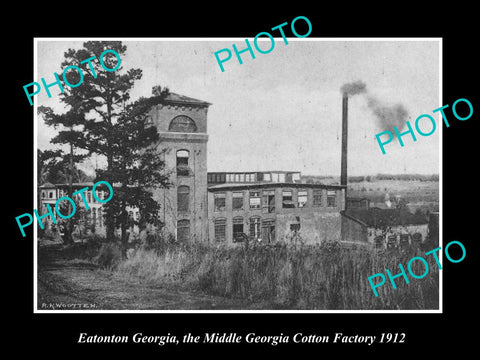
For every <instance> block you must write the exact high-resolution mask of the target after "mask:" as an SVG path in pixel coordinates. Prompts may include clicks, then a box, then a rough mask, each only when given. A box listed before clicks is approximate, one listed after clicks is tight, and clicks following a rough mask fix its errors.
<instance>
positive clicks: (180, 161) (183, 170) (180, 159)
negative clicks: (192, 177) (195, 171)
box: [177, 150, 190, 176]
mask: <svg viewBox="0 0 480 360" xmlns="http://www.w3.org/2000/svg"><path fill="white" fill-rule="evenodd" d="M188 157H189V152H188V150H178V151H177V176H188V175H189V172H190V169H189V167H188Z"/></svg>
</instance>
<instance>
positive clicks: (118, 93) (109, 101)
mask: <svg viewBox="0 0 480 360" xmlns="http://www.w3.org/2000/svg"><path fill="white" fill-rule="evenodd" d="M126 49H127V48H126V46H125V45H123V44H122V43H121V42H120V41H88V42H85V43H84V44H83V48H82V49H79V50H74V49H69V50H68V51H66V52H65V53H64V57H65V61H63V62H62V64H61V67H62V71H63V70H65V69H66V68H67V67H72V66H76V67H79V68H80V69H83V82H82V83H81V84H80V85H79V86H75V87H65V91H64V92H63V93H62V94H61V101H62V102H63V103H65V104H66V105H68V106H69V107H70V117H69V119H70V121H71V123H72V124H73V125H72V127H71V128H70V130H71V132H70V133H69V134H67V133H64V134H63V137H64V139H67V138H68V140H69V141H71V144H73V145H74V146H75V147H77V148H80V149H85V150H87V151H88V152H89V154H93V153H95V154H98V155H102V156H104V157H105V159H106V167H105V169H100V170H97V180H104V181H108V182H109V183H110V184H112V185H114V184H117V185H118V189H117V186H116V185H114V187H115V190H114V196H113V198H112V200H111V201H109V202H108V203H107V204H105V210H106V211H105V225H106V228H107V239H109V240H113V239H114V235H115V227H120V228H121V229H122V239H124V237H125V235H124V234H125V231H124V230H126V229H125V226H126V225H125V224H126V223H127V222H128V217H127V216H126V215H125V213H126V210H125V209H126V206H137V207H138V208H139V209H140V211H143V214H142V216H143V217H144V220H145V221H156V220H157V217H156V216H155V213H156V212H158V211H157V210H158V207H159V205H158V203H156V202H155V201H154V199H153V197H152V193H151V192H150V191H149V190H147V189H150V188H155V187H158V186H168V184H167V180H166V179H165V178H164V177H163V176H162V174H161V171H160V170H161V169H162V168H163V166H164V165H163V163H162V162H161V161H160V160H159V159H160V157H159V156H157V155H156V148H155V146H154V144H155V142H157V141H158V135H155V134H156V129H155V128H154V127H149V126H147V124H146V121H145V119H146V114H147V113H148V111H149V110H150V109H151V107H152V106H153V105H155V104H158V103H159V102H160V101H161V100H162V99H163V98H164V97H165V96H166V95H167V94H168V90H162V89H161V88H159V87H156V88H154V95H153V96H152V97H150V98H148V99H147V98H142V99H140V100H138V101H136V102H134V103H129V101H130V92H131V90H132V88H133V86H134V83H135V81H137V80H139V79H141V77H142V71H141V70H140V69H130V70H127V71H123V67H122V66H119V65H120V64H119V63H118V62H119V61H120V62H121V59H122V58H124V55H125V54H126ZM112 50H113V51H114V52H115V53H116V54H118V56H119V58H118V57H117V56H116V55H115V54H114V53H112ZM105 51H107V52H106V53H105V54H104V52H105ZM102 54H104V56H103V57H102V58H100V57H101V55H102ZM87 59H90V61H85V60H87ZM102 64H103V66H102ZM71 69H74V68H71ZM108 69H115V70H114V71H112V70H108ZM66 77H67V80H68V82H69V83H71V84H78V83H80V81H81V78H80V77H81V75H80V74H79V73H78V71H73V70H70V71H67V73H66ZM57 120H58V119H57ZM76 128H78V129H79V131H78V132H75V130H76ZM72 159H73V157H72Z"/></svg>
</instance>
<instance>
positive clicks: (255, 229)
mask: <svg viewBox="0 0 480 360" xmlns="http://www.w3.org/2000/svg"><path fill="white" fill-rule="evenodd" d="M250 237H251V238H253V239H258V238H260V217H258V216H254V217H251V218H250Z"/></svg>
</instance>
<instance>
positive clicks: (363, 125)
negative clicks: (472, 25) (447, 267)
mask: <svg viewBox="0 0 480 360" xmlns="http://www.w3.org/2000/svg"><path fill="white" fill-rule="evenodd" d="M441 46H442V42H441V39H438V38H437V39H435V38H433V39H428V38H427V39H382V38H379V39H371V38H369V39H328V40H325V39H318V38H311V39H310V38H291V39H288V40H287V41H284V40H283V39H282V38H281V37H280V38H271V39H270V38H269V37H267V36H264V38H262V39H261V38H258V39H257V38H256V39H255V40H254V41H250V42H249V41H246V40H244V39H238V38H232V39H228V40H222V41H219V40H209V39H201V40H199V39H155V40H151V39H135V40H131V39H126V40H116V39H115V40H110V39H105V40H91V39H85V40H82V41H79V40H76V39H72V40H68V39H62V38H60V39H53V40H52V39H36V60H37V76H38V77H39V76H44V77H45V80H46V83H47V84H48V83H49V82H51V79H52V80H53V79H55V78H54V75H53V73H55V72H56V73H58V74H62V76H63V79H64V81H65V85H64V86H63V92H61V89H60V88H59V86H58V84H57V85H50V87H49V88H48V90H49V91H48V92H47V91H41V92H40V93H39V94H38V95H36V100H37V104H36V105H37V106H36V108H37V112H36V115H37V123H36V126H37V151H38V157H37V198H38V201H39V206H38V209H39V210H38V212H39V215H40V217H43V218H42V226H37V228H36V230H37V244H36V246H37V248H36V250H37V261H38V266H37V300H36V306H37V310H38V311H50V310H60V311H64V310H69V311H85V310H88V311H100V310H119V311H120V310H164V311H169V310H192V311H193V310H212V311H222V310H250V311H268V310H273V311H307V310H308V311H315V310H317V311H328V310H335V311H340V310H392V311H402V310H429V311H432V310H439V309H440V305H441V304H440V297H439V287H440V281H439V275H440V268H439V267H438V266H437V265H436V264H435V257H434V256H425V255H424V257H425V261H423V260H417V261H416V262H414V263H412V264H411V267H410V263H409V268H408V272H406V275H405V276H404V277H400V278H398V277H397V279H396V280H395V279H394V278H392V279H393V280H390V278H387V275H386V269H390V271H391V272H392V273H393V274H397V273H399V272H400V271H401V269H400V268H399V266H398V264H399V263H403V264H405V269H406V268H407V266H406V264H407V263H408V261H409V260H410V259H411V258H413V257H415V256H419V254H424V253H425V252H426V251H429V250H433V249H435V248H437V247H438V244H439V213H440V212H439V210H440V207H441V203H440V193H439V183H440V181H441V179H440V176H439V168H440V163H441V154H440V134H441V132H442V128H441V127H440V126H439V129H436V123H435V121H433V122H431V121H429V118H425V119H420V120H418V119H417V117H418V116H420V115H421V114H423V113H431V114H432V115H431V116H430V117H432V116H434V114H433V112H432V111H433V110H434V109H437V108H439V107H441V84H440V73H441ZM232 47H235V48H234V50H231V49H232ZM243 49H244V50H245V51H243V52H242V51H241V50H243ZM267 49H272V50H271V51H270V52H269V53H268V54H265V53H262V52H260V51H263V52H265V51H266V50H267ZM259 50H260V51H259ZM229 53H233V54H234V55H233V56H232V58H231V59H230V60H228V61H220V60H223V59H226V58H227V57H228V54H229ZM215 54H218V55H215ZM216 56H217V57H216ZM235 57H238V59H236V58H235ZM85 59H90V60H89V61H85ZM92 59H93V60H92ZM240 60H242V63H240ZM220 65H221V66H220ZM222 69H223V71H222ZM42 81H43V80H42ZM68 84H70V85H74V86H68ZM44 88H45V89H46V87H45V86H44ZM42 90H43V89H42ZM458 108H459V111H460V106H458ZM467 109H468V108H467ZM416 119H417V120H416ZM432 120H433V118H432ZM409 129H410V131H409ZM379 133H380V134H381V135H382V136H378V139H377V137H376V136H377V134H379ZM427 133H428V134H430V135H428V136H426V135H425V134H427ZM389 140H390V141H389ZM418 154H421V156H419V155H418ZM104 181H106V182H107V183H108V184H105V183H103V182H104ZM97 184H98V185H97ZM72 194H73V195H72ZM62 197H63V199H62ZM65 197H68V198H65ZM70 199H72V200H70ZM49 209H51V210H49ZM49 211H51V214H50V215H49ZM58 212H60V214H57V213H58ZM42 227H43V228H42ZM379 273H380V274H381V275H378V274H379ZM427 273H428V274H427ZM375 274H377V276H376V277H375V276H374V277H372V279H371V280H370V279H369V277H370V276H373V275H375ZM383 274H385V275H383ZM422 274H425V276H424V278H423V276H422V279H419V277H420V276H421V275H422ZM377 277H378V279H377ZM382 277H383V280H384V284H383V285H379V284H378V282H380V281H381V280H382ZM385 280H386V281H385ZM389 280H390V281H389ZM369 281H370V282H369ZM377 288H378V291H377Z"/></svg>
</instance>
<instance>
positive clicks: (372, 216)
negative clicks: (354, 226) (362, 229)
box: [343, 208, 428, 227]
mask: <svg viewBox="0 0 480 360" xmlns="http://www.w3.org/2000/svg"><path fill="white" fill-rule="evenodd" d="M343 213H344V215H346V216H347V217H349V218H352V219H354V220H357V221H359V222H361V223H363V224H365V225H367V226H373V227H381V226H396V225H420V224H427V223H428V219H427V217H426V216H424V215H422V214H412V213H410V212H408V211H405V210H403V211H402V210H400V209H379V208H370V209H348V210H345V211H344V212H343Z"/></svg>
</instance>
